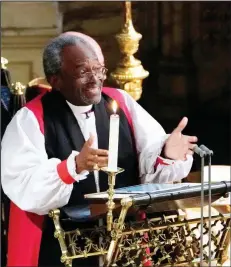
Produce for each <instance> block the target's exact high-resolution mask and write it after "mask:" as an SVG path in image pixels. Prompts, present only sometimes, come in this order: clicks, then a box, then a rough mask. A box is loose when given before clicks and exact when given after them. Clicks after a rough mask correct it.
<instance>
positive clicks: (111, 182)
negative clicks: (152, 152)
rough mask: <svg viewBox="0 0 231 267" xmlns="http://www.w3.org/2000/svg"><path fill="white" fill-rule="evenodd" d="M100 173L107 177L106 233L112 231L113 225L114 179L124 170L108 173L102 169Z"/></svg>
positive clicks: (106, 169) (105, 169) (119, 169)
mask: <svg viewBox="0 0 231 267" xmlns="http://www.w3.org/2000/svg"><path fill="white" fill-rule="evenodd" d="M101 170H102V171H104V172H106V173H107V175H108V190H107V193H108V202H107V203H106V204H107V208H108V212H107V231H111V230H112V224H113V210H114V208H115V202H114V193H115V179H116V175H117V174H119V173H121V172H123V171H124V169H122V168H118V169H117V171H116V172H112V171H109V170H108V168H102V169H101Z"/></svg>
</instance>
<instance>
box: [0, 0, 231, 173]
mask: <svg viewBox="0 0 231 267" xmlns="http://www.w3.org/2000/svg"><path fill="white" fill-rule="evenodd" d="M1 15H2V19H1V26H2V33H1V34H2V39H1V53H2V55H1V56H3V57H5V58H7V59H8V60H9V64H8V65H7V67H8V70H9V71H10V74H11V79H12V80H13V81H20V82H22V83H24V84H27V83H28V82H29V81H30V80H32V79H34V78H36V77H41V76H44V74H43V70H42V60H41V59H42V51H43V48H44V45H46V43H47V42H48V41H49V40H50V39H52V38H53V37H55V36H57V35H58V34H59V33H61V32H63V31H68V30H73V31H80V32H83V33H86V34H88V35H90V36H92V37H93V38H95V39H96V40H97V41H98V42H99V44H100V45H101V47H102V50H103V53H104V55H105V59H106V66H107V68H108V69H109V73H110V72H111V71H113V70H114V69H115V68H116V66H117V64H118V61H119V58H120V51H119V47H118V43H117V41H116V39H115V35H116V34H117V33H119V32H120V31H121V27H122V26H123V24H124V3H123V2H120V1H117V2H88V1H83V2H68V1H65V2H55V1H53V2H2V3H1ZM132 19H133V25H134V28H135V29H136V31H137V32H138V33H140V34H141V35H142V39H141V40H140V42H139V49H138V52H137V53H136V54H135V57H136V58H138V59H140V60H141V62H142V65H143V67H144V69H145V70H147V71H149V76H148V77H147V78H146V79H144V80H143V92H142V94H141V97H140V98H139V99H138V102H139V103H140V104H141V105H142V106H143V107H144V108H145V109H146V110H147V111H148V112H149V113H150V114H151V115H152V116H153V117H154V118H155V119H156V120H157V121H159V122H160V123H161V125H162V126H163V127H164V128H165V130H166V131H167V132H170V131H171V130H172V129H173V128H174V127H176V125H177V123H178V122H179V120H180V119H181V118H182V117H183V116H188V118H189V124H188V126H187V129H186V130H185V134H190V135H197V136H198V138H199V143H200V144H201V143H203V144H205V145H207V146H208V147H209V148H210V149H212V150H214V157H213V161H212V163H213V164H219V165H230V164H231V160H230V159H231V157H230V148H231V146H230V122H231V121H230V106H231V101H230V100H231V98H230V85H231V83H230V79H231V60H230V59H231V53H230V52H231V51H230V49H231V3H230V2H222V1H217V2H199V1H194V2H188V1H186V2H180V1H179V2H173V1H171V2H145V1H142V2H132ZM107 85H110V86H115V83H114V82H113V81H112V80H111V79H108V80H107ZM147 127H148V125H147ZM153 134H155V133H153ZM197 161H198V160H196V161H195V163H194V166H193V170H198V168H199V164H200V162H197Z"/></svg>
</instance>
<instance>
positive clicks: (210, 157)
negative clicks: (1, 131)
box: [200, 145, 213, 267]
mask: <svg viewBox="0 0 231 267" xmlns="http://www.w3.org/2000/svg"><path fill="white" fill-rule="evenodd" d="M200 148H201V149H202V150H203V151H204V152H205V153H206V156H208V163H209V164H208V165H209V169H208V183H209V198H208V207H209V209H208V213H209V231H208V234H209V253H208V259H209V260H208V264H209V267H210V266H211V261H212V248H211V246H212V240H211V219H212V218H211V217H212V216H211V215H212V196H211V195H212V193H211V183H212V179H211V165H212V155H213V151H212V150H210V149H208V148H207V147H206V146H204V145H201V146H200Z"/></svg>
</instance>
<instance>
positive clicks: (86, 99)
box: [80, 91, 102, 105]
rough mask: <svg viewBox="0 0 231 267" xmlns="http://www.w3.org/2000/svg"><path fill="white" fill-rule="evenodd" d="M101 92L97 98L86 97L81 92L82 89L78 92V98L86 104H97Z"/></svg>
mask: <svg viewBox="0 0 231 267" xmlns="http://www.w3.org/2000/svg"><path fill="white" fill-rule="evenodd" d="M101 97H102V95H101V93H100V95H99V97H98V98H97V99H88V98H87V97H86V96H85V95H84V94H82V91H81V92H80V98H81V100H82V101H83V103H85V104H87V105H95V104H99V102H100V100H101Z"/></svg>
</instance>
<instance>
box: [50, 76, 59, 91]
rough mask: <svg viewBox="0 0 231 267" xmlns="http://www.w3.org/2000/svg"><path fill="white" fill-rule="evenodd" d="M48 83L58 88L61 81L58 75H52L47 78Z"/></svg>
mask: <svg viewBox="0 0 231 267" xmlns="http://www.w3.org/2000/svg"><path fill="white" fill-rule="evenodd" d="M48 82H49V84H50V85H51V87H52V88H55V89H56V90H59V89H60V88H61V81H60V78H59V76H58V75H53V76H51V77H50V78H49V81H48Z"/></svg>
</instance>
